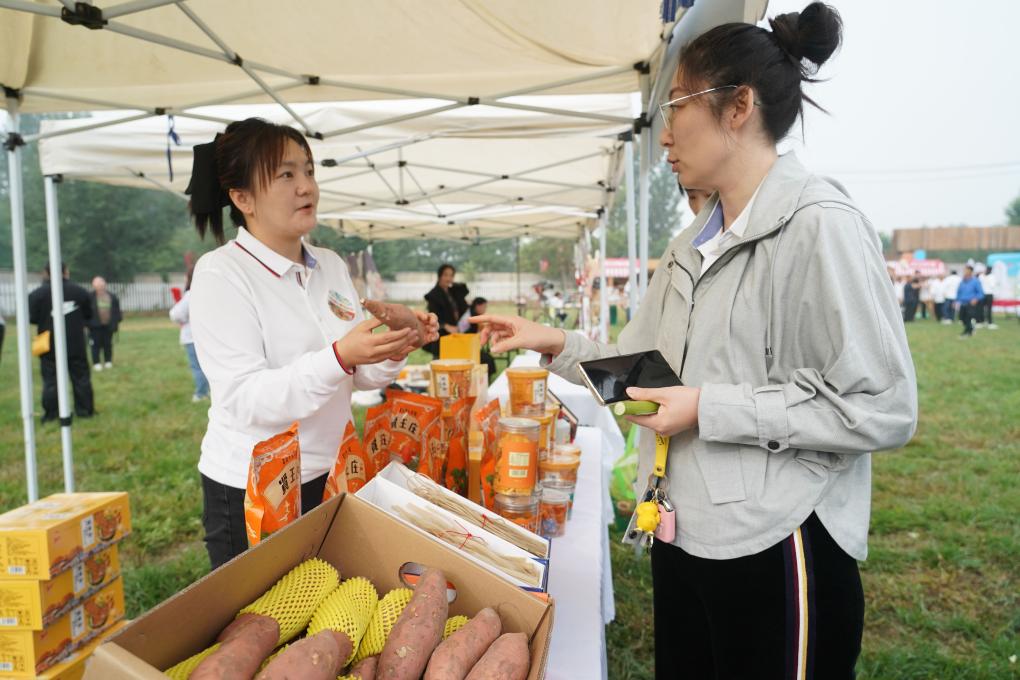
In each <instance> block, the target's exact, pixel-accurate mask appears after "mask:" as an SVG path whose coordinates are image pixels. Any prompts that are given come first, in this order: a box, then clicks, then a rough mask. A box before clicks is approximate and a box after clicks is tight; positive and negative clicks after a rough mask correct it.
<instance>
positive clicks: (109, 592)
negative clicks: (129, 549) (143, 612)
mask: <svg viewBox="0 0 1020 680" xmlns="http://www.w3.org/2000/svg"><path fill="white" fill-rule="evenodd" d="M123 618H124V585H123V583H122V582H121V580H120V579H119V578H118V579H116V580H114V581H113V583H110V584H108V585H107V586H106V587H105V588H102V589H101V590H100V591H99V592H97V593H95V594H94V595H93V596H92V597H90V598H88V599H87V600H85V601H84V602H83V603H82V604H80V605H78V606H77V607H75V608H74V609H72V610H71V611H69V612H67V613H66V614H64V615H63V616H61V617H60V618H59V619H57V620H56V621H54V622H53V624H52V625H50V626H48V627H47V628H44V629H43V630H3V631H0V678H34V677H35V676H36V674H37V673H42V672H43V671H45V670H47V669H49V668H51V667H52V666H54V665H56V664H57V663H58V662H60V661H63V660H64V659H65V658H67V657H68V656H69V655H70V654H71V652H74V651H75V650H77V649H79V648H80V647H82V646H84V645H87V644H88V643H89V642H91V641H92V640H94V639H95V638H96V637H97V636H98V635H100V634H101V633H102V632H103V631H105V630H106V629H108V628H110V627H111V626H112V625H113V624H115V623H116V622H118V621H120V620H121V619H123Z"/></svg>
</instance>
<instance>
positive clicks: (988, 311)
mask: <svg viewBox="0 0 1020 680" xmlns="http://www.w3.org/2000/svg"><path fill="white" fill-rule="evenodd" d="M994 302H995V296H994V295H987V294H986V295H985V299H984V300H982V302H981V307H982V310H981V320H982V321H983V322H985V323H988V324H990V323H992V305H993V304H994Z"/></svg>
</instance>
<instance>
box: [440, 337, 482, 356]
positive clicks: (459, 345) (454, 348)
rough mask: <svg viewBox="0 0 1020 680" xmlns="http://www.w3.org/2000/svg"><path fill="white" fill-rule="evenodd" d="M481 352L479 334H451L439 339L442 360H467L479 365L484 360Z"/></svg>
mask: <svg viewBox="0 0 1020 680" xmlns="http://www.w3.org/2000/svg"><path fill="white" fill-rule="evenodd" d="M481 352H482V345H481V343H479V342H478V334H477V333H450V334H449V335H444V336H443V337H441V338H439V358H440V359H467V360H468V361H470V362H471V363H473V364H477V363H480V362H481V360H482V359H481V356H482V354H481Z"/></svg>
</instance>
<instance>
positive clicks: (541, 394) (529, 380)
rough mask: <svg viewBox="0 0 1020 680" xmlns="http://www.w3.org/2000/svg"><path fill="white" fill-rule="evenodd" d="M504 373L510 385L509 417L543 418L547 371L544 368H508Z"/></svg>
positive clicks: (547, 378)
mask: <svg viewBox="0 0 1020 680" xmlns="http://www.w3.org/2000/svg"><path fill="white" fill-rule="evenodd" d="M504 373H506V379H507V383H508V384H509V385H510V415H512V416H529V417H532V418H533V417H536V416H544V415H545V387H546V382H548V380H549V371H547V370H545V369H544V368H508V369H506V371H504Z"/></svg>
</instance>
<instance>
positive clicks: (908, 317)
mask: <svg viewBox="0 0 1020 680" xmlns="http://www.w3.org/2000/svg"><path fill="white" fill-rule="evenodd" d="M915 316H917V300H907V301H905V302H904V303H903V320H904V321H913V320H914V317H915Z"/></svg>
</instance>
